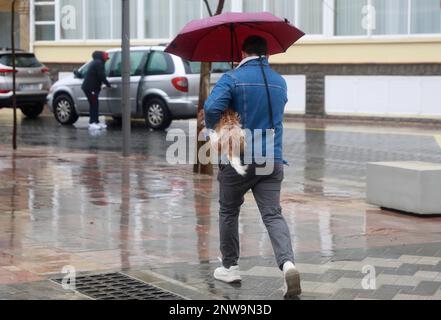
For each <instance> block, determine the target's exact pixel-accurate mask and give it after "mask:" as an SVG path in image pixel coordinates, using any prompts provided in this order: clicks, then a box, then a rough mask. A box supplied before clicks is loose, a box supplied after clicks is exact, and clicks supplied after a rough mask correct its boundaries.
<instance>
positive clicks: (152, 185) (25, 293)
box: [0, 110, 441, 299]
mask: <svg viewBox="0 0 441 320" xmlns="http://www.w3.org/2000/svg"><path fill="white" fill-rule="evenodd" d="M11 119H12V118H11V113H10V111H9V110H0V299H51V298H53V299H88V297H87V296H84V295H81V294H80V293H78V292H72V291H70V290H64V289H62V288H61V286H60V285H58V284H56V283H54V282H52V281H49V279H54V278H56V277H59V276H60V275H61V273H62V269H63V267H65V266H73V267H74V268H75V270H76V272H77V274H88V273H98V274H100V273H109V272H122V273H125V274H127V275H130V276H131V277H133V278H136V279H140V280H142V281H145V282H147V283H151V284H154V285H156V286H158V287H161V288H164V289H166V290H170V291H172V292H175V293H177V294H179V295H182V296H184V297H186V298H189V299H204V298H205V299H206V298H208V299H281V298H282V291H281V290H280V288H281V286H282V280H281V274H280V272H279V271H278V269H277V268H276V266H275V263H274V261H273V258H272V249H271V244H270V241H269V238H268V236H267V233H266V230H265V228H264V226H263V224H262V222H261V220H260V216H259V214H258V211H257V207H256V205H255V203H254V201H253V199H252V196H249V195H248V196H247V197H246V201H245V204H244V206H243V208H242V211H241V216H240V235H241V252H242V258H241V261H240V266H241V270H242V273H243V281H242V285H241V286H229V285H225V284H222V283H219V282H217V281H214V280H213V279H212V277H211V275H212V272H213V270H214V268H216V267H217V266H218V265H219V262H218V260H217V257H218V255H219V251H218V239H219V237H218V228H217V221H218V218H217V210H218V204H217V195H218V186H217V181H216V179H215V177H210V176H201V175H194V174H193V172H192V166H190V165H168V164H167V163H166V162H165V154H166V150H167V146H169V145H170V143H171V142H167V141H166V139H165V137H166V133H164V132H153V131H149V130H146V129H145V127H144V124H143V122H142V121H134V122H133V123H132V126H133V129H132V130H133V139H132V141H133V143H132V148H133V155H132V156H131V157H130V158H128V159H124V158H122V157H121V156H120V150H121V147H120V146H121V129H120V127H119V126H118V124H117V123H114V122H112V121H111V120H109V121H108V124H109V128H108V130H107V131H106V132H104V133H102V134H101V135H98V136H91V135H90V133H89V132H88V130H87V120H86V119H80V121H79V122H78V123H77V124H76V125H75V126H71V127H62V126H59V125H58V124H57V123H56V122H55V120H53V118H52V117H51V116H49V115H45V116H43V117H42V118H40V119H37V120H34V121H32V120H27V119H21V118H20V119H19V123H20V127H19V134H18V145H19V150H18V151H17V152H15V153H14V152H12V151H11V148H10V141H11V137H10V133H11V131H12V127H11V125H10V123H11ZM188 124H189V122H188V121H177V122H174V123H173V124H172V127H171V128H181V129H183V130H185V131H186V132H188ZM284 143H285V158H286V159H287V160H288V162H289V164H290V165H289V166H288V167H286V171H285V181H284V185H283V192H282V207H283V211H284V214H285V217H286V220H287V222H288V224H289V226H290V229H291V232H292V235H293V246H294V249H295V253H296V260H297V265H298V268H299V269H300V271H301V272H302V280H303V282H302V284H303V294H302V296H301V297H300V298H301V299H410V298H411V299H429V298H430V299H441V290H440V287H441V245H440V244H441V231H440V230H441V217H436V216H435V217H417V216H412V215H406V214H402V213H398V212H393V211H389V210H381V209H380V208H378V207H376V206H373V205H369V204H367V203H366V202H365V175H366V163H367V162H371V161H402V160H419V161H429V162H437V163H441V130H440V129H438V128H435V127H430V128H424V127H419V128H418V127H404V126H385V125H383V126H380V125H361V124H347V123H346V124H344V123H326V122H321V121H296V122H289V123H287V124H286V132H285V142H284ZM365 266H373V267H375V272H376V277H375V279H376V289H369V290H366V289H363V288H362V283H363V278H364V277H366V274H365V273H363V270H364V269H363V268H364V267H365Z"/></svg>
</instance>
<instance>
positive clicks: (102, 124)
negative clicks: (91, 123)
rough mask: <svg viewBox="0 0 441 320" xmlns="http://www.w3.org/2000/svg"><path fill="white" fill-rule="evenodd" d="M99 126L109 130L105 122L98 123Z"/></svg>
mask: <svg viewBox="0 0 441 320" xmlns="http://www.w3.org/2000/svg"><path fill="white" fill-rule="evenodd" d="M97 124H98V126H99V127H100V129H107V124H105V123H103V122H99V123H97Z"/></svg>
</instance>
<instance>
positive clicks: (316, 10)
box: [243, 0, 323, 34]
mask: <svg viewBox="0 0 441 320" xmlns="http://www.w3.org/2000/svg"><path fill="white" fill-rule="evenodd" d="M296 10H297V12H296ZM243 11H245V12H261V11H269V12H271V13H273V14H274V15H276V16H278V17H280V18H286V19H288V20H289V21H290V22H291V23H293V24H294V25H295V26H297V27H299V28H300V29H301V30H302V31H304V32H305V33H306V34H322V33H323V0H244V2H243Z"/></svg>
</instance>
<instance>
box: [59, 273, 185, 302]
mask: <svg viewBox="0 0 441 320" xmlns="http://www.w3.org/2000/svg"><path fill="white" fill-rule="evenodd" d="M53 281H54V282H56V283H58V284H61V283H62V281H63V279H53ZM75 289H76V291H78V292H80V293H82V294H84V295H86V296H89V297H91V298H93V299H96V300H183V298H182V297H181V296H178V295H175V294H173V293H171V292H168V291H165V290H162V289H160V288H158V287H155V286H152V285H149V284H147V283H145V282H142V281H139V280H136V279H133V278H131V277H129V276H126V275H124V274H122V273H106V274H99V275H89V276H79V277H76V278H75Z"/></svg>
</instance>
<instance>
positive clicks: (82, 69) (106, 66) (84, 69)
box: [78, 52, 114, 78]
mask: <svg viewBox="0 0 441 320" xmlns="http://www.w3.org/2000/svg"><path fill="white" fill-rule="evenodd" d="M113 56H114V52H109V60H107V61H106V63H105V64H104V69H105V70H106V77H108V76H109V73H110V66H111V65H112V58H113ZM91 62H92V60H91V61H89V62H88V63H86V64H84V65H83V66H82V67H80V69H78V74H79V75H80V76H81V78H84V76H85V75H86V72H87V70H89V66H90V64H91Z"/></svg>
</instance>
